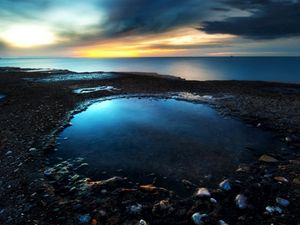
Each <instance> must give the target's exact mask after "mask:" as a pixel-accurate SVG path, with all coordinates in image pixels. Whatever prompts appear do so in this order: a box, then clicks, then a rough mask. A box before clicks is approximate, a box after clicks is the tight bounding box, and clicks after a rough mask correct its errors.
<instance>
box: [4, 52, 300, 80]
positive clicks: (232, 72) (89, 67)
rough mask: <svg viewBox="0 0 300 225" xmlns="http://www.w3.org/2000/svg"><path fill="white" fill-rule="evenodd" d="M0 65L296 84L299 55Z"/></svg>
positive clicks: (27, 60)
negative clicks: (151, 73)
mask: <svg viewBox="0 0 300 225" xmlns="http://www.w3.org/2000/svg"><path fill="white" fill-rule="evenodd" d="M0 66H1V67H3V66H12V67H23V68H54V69H68V70H72V71H76V72H94V71H106V72H111V71H116V72H118V71H125V72H155V73H159V74H168V75H174V76H179V77H182V78H185V79H188V80H263V81H279V82H291V83H300V57H165V58H113V59H102V58H101V59H98V58H97V59H92V58H9V59H6V58H2V59H0Z"/></svg>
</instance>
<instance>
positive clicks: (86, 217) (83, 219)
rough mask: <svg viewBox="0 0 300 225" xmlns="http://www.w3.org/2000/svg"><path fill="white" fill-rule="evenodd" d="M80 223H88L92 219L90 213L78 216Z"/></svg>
mask: <svg viewBox="0 0 300 225" xmlns="http://www.w3.org/2000/svg"><path fill="white" fill-rule="evenodd" d="M78 219H79V223H83V224H87V223H89V222H90V221H91V216H90V214H83V215H80V216H79V217H78Z"/></svg>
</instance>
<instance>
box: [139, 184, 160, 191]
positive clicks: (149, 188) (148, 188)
mask: <svg viewBox="0 0 300 225" xmlns="http://www.w3.org/2000/svg"><path fill="white" fill-rule="evenodd" d="M139 188H140V189H141V190H142V191H147V192H153V191H156V190H157V187H155V186H153V185H152V184H146V185H140V187H139Z"/></svg>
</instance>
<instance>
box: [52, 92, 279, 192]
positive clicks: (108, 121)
mask: <svg viewBox="0 0 300 225" xmlns="http://www.w3.org/2000/svg"><path fill="white" fill-rule="evenodd" d="M71 123H72V126H70V127H67V128H66V129H65V130H63V131H62V132H61V134H60V135H59V138H58V142H60V144H59V145H58V151H57V152H56V153H54V155H53V156H54V157H53V158H56V157H61V158H64V159H68V158H75V157H83V158H84V159H85V162H87V163H88V164H89V166H88V167H87V168H86V169H85V170H84V172H83V173H84V174H85V175H87V176H89V177H91V178H93V179H105V178H109V177H111V176H115V175H121V176H127V177H128V178H130V179H132V180H133V181H135V182H140V183H147V182H152V180H153V178H154V177H156V179H157V182H158V183H159V184H160V185H167V186H168V185H171V186H172V185H173V187H174V185H175V184H176V182H178V181H180V180H182V179H188V180H191V181H192V182H195V183H196V184H197V183H198V182H199V181H200V180H201V179H203V177H205V176H207V175H211V176H212V177H213V178H218V179H221V178H222V177H223V176H225V177H226V176H227V175H228V174H229V173H230V172H233V171H235V170H236V169H237V167H238V165H239V164H240V163H247V162H249V161H252V160H256V159H257V158H258V156H259V154H261V153H265V152H268V151H275V150H276V149H278V150H280V148H281V147H282V144H281V143H280V142H279V141H277V140H275V139H274V138H273V136H272V134H271V133H269V132H267V131H263V130H260V129H258V128H255V127H251V126H249V125H246V124H244V123H243V122H241V121H239V120H236V119H230V118H229V119H225V118H223V117H222V116H221V115H219V114H218V113H217V111H216V110H214V109H213V108H211V107H209V106H208V105H205V104H195V103H191V102H186V101H178V100H175V99H160V98H156V99H155V98H118V99H112V100H104V101H101V102H97V103H94V104H92V105H91V106H89V107H88V108H87V110H85V111H83V112H80V113H78V114H76V115H75V116H74V118H73V119H72V120H71Z"/></svg>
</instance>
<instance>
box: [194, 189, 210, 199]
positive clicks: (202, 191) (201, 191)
mask: <svg viewBox="0 0 300 225" xmlns="http://www.w3.org/2000/svg"><path fill="white" fill-rule="evenodd" d="M210 195H211V194H210V192H209V191H208V189H207V188H199V189H198V190H197V192H196V196H199V197H210Z"/></svg>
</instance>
